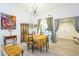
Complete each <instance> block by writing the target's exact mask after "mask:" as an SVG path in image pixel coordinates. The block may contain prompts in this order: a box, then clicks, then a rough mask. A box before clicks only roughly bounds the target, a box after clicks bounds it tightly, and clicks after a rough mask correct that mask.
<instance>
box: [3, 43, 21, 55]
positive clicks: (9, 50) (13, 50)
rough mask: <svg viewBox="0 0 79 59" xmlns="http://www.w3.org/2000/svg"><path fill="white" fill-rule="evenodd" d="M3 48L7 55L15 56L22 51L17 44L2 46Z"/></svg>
mask: <svg viewBox="0 0 79 59" xmlns="http://www.w3.org/2000/svg"><path fill="white" fill-rule="evenodd" d="M3 48H4V50H5V52H6V53H7V54H8V55H9V56H16V55H19V54H20V53H21V52H22V49H21V48H20V47H18V46H17V45H10V46H4V47H3Z"/></svg>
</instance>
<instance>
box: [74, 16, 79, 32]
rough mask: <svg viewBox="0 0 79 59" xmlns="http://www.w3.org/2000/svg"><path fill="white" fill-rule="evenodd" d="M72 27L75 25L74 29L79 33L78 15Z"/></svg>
mask: <svg viewBox="0 0 79 59" xmlns="http://www.w3.org/2000/svg"><path fill="white" fill-rule="evenodd" d="M74 27H75V30H76V31H77V32H78V33H79V17H78V18H75V21H74Z"/></svg>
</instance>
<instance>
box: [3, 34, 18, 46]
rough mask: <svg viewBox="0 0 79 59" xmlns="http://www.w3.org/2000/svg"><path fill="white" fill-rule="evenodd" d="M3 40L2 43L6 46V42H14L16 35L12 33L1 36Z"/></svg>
mask: <svg viewBox="0 0 79 59" xmlns="http://www.w3.org/2000/svg"><path fill="white" fill-rule="evenodd" d="M3 41H4V45H5V46H6V45H7V44H16V42H17V36H16V35H12V36H3ZM7 41H12V42H11V43H7Z"/></svg>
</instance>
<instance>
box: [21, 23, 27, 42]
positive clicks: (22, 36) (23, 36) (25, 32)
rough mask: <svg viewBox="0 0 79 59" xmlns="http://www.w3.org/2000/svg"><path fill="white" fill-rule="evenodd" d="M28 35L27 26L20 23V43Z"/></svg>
mask: <svg viewBox="0 0 79 59" xmlns="http://www.w3.org/2000/svg"><path fill="white" fill-rule="evenodd" d="M27 34H29V24H26V23H22V24H21V42H24V40H25V35H27Z"/></svg>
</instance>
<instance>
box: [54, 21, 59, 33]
mask: <svg viewBox="0 0 79 59" xmlns="http://www.w3.org/2000/svg"><path fill="white" fill-rule="evenodd" d="M58 27H59V20H55V32H57V30H58Z"/></svg>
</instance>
